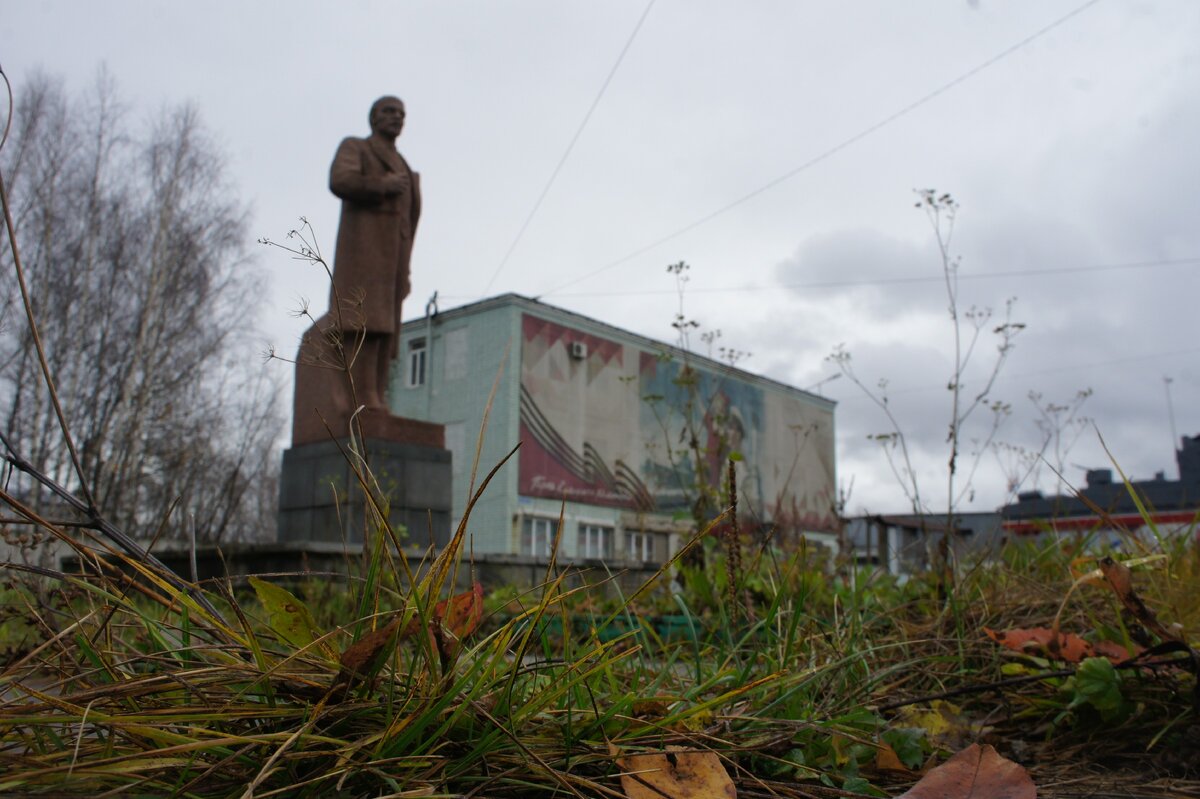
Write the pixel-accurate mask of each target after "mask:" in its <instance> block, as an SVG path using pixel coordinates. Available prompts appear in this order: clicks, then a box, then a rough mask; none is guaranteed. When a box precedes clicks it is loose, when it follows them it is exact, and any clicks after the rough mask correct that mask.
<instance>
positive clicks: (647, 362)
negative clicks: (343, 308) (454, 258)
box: [390, 294, 837, 564]
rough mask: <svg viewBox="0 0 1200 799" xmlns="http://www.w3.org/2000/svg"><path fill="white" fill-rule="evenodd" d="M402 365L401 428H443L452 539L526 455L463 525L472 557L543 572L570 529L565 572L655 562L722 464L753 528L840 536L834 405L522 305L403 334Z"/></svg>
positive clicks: (515, 302)
mask: <svg viewBox="0 0 1200 799" xmlns="http://www.w3.org/2000/svg"><path fill="white" fill-rule="evenodd" d="M399 358H400V363H399V365H398V366H399V368H396V369H394V370H393V383H392V386H391V393H390V397H391V400H390V401H391V406H392V410H393V412H394V413H396V414H398V415H400V416H406V417H410V418H416V419H422V420H428V421H432V422H438V423H440V424H443V425H445V430H446V448H447V449H449V450H450V452H451V454H452V458H453V484H454V487H453V492H454V509H453V515H454V518H453V519H452V524H454V525H456V524H457V522H458V520H459V519H461V518H462V515H463V514H464V513H465V512H466V508H467V506H468V502H469V500H470V497H471V496H472V495H473V494H474V493H475V492H476V491H477V490H478V489H479V487H480V485H481V484H482V482H483V481H484V479H485V478H486V477H487V475H488V474H489V472H490V471H491V470H492V469H493V468H494V467H496V466H497V465H498V464H500V463H501V461H503V460H504V458H505V456H506V455H508V454H509V452H510V451H511V450H513V449H514V448H515V447H517V444H518V442H519V443H520V447H519V449H517V451H516V453H515V454H513V455H512V457H511V458H509V460H508V461H507V462H505V463H504V465H502V466H500V467H499V468H498V469H497V470H496V472H495V474H494V475H493V476H492V478H491V482H490V484H489V485H488V487H487V490H486V491H484V492H483V493H482V494H481V495H480V496H479V498H478V501H477V502H476V503H475V504H474V506H473V507H472V508H471V511H470V519H469V523H468V530H469V539H468V546H469V547H470V548H471V549H472V550H473V551H474V552H475V553H479V554H502V555H524V556H530V557H532V558H534V559H536V560H541V559H544V558H545V557H547V556H548V555H549V553H550V549H551V546H552V545H553V541H554V538H555V536H556V534H558V532H559V530H560V528H561V532H562V540H561V544H560V556H561V557H563V558H565V559H567V560H569V561H572V562H579V561H587V560H603V561H621V562H630V563H648V564H652V563H658V562H662V561H664V560H666V559H667V558H668V557H669V556H670V555H671V554H673V551H674V549H675V548H676V547H678V546H679V544H680V542H681V540H683V537H684V536H687V535H690V534H691V530H692V529H693V526H692V524H691V514H690V508H691V507H692V503H693V502H694V501H695V497H696V486H697V485H698V484H701V483H703V482H707V484H710V485H719V484H720V483H721V481H722V480H723V479H724V474H725V468H726V464H727V463H728V457H729V455H730V454H733V455H734V458H735V460H736V466H735V468H736V471H737V477H738V499H739V508H740V509H741V513H740V514H739V516H740V517H741V518H742V519H743V520H744V523H745V525H747V526H749V527H750V528H756V529H759V530H767V529H771V530H772V534H774V535H778V536H779V537H780V538H781V539H787V538H794V537H796V536H803V535H808V534H826V533H828V532H830V531H832V530H834V529H836V524H837V522H836V515H835V507H834V505H835V485H836V484H835V471H834V403H833V402H832V401H831V400H828V399H825V398H823V397H820V396H817V395H815V394H812V393H809V392H806V391H802V390H799V389H796V388H792V387H790V386H786V385H783V384H781V383H778V382H776V381H773V380H769V379H767V378H764V377H760V376H758V375H754V374H751V373H749V372H746V371H743V370H740V369H736V368H733V367H731V366H728V365H725V364H722V363H719V362H717V361H714V360H711V359H709V358H705V357H701V356H698V355H696V354H693V353H687V352H684V351H682V350H680V349H678V348H676V347H673V346H671V345H668V344H665V343H662V342H658V341H654V340H652V339H649V338H645V337H643V336H639V335H636V334H634V333H630V332H628V331H624V330H620V329H618V328H616V327H612V326H610V325H606V324H604V323H602V322H599V321H596V320H594V319H589V318H587V317H584V316H581V315H578V314H575V313H572V312H570V311H566V310H563V309H561V308H555V307H553V306H550V305H546V304H544V303H541V302H537V301H535V300H530V299H527V298H524V297H520V296H518V295H515V294H506V295H502V296H499V297H494V298H491V299H488V300H483V301H481V302H477V303H474V304H471V305H466V306H463V307H460V308H455V309H452V310H449V311H445V312H441V313H436V312H434V313H430V314H428V315H427V316H426V317H424V318H421V319H415V320H413V321H410V322H408V323H406V324H405V325H404V327H403V330H402V334H401V341H400V353H399ZM485 413H486V424H485V423H484V419H485ZM560 518H561V524H560Z"/></svg>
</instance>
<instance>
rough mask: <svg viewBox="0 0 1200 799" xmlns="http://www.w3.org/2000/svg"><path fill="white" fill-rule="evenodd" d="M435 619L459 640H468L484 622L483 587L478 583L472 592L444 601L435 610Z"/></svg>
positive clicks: (473, 586) (474, 585)
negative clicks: (440, 621) (439, 620)
mask: <svg viewBox="0 0 1200 799" xmlns="http://www.w3.org/2000/svg"><path fill="white" fill-rule="evenodd" d="M433 617H434V618H435V619H441V620H442V622H443V623H444V624H445V625H446V629H448V630H449V631H450V632H452V633H454V635H455V636H457V637H458V638H460V639H462V638H466V637H467V636H468V635H470V634H471V633H473V632H475V629H476V628H477V627H478V626H479V624H480V623H481V622H482V621H483V586H482V585H480V584H479V583H478V582H476V583H474V584H473V585H472V586H471V590H470V591H467V592H466V593H462V594H459V595H458V596H452V597H450V599H449V600H445V599H443V600H442V601H441V602H439V603H437V607H436V608H434V609H433Z"/></svg>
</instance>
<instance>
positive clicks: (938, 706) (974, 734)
mask: <svg viewBox="0 0 1200 799" xmlns="http://www.w3.org/2000/svg"><path fill="white" fill-rule="evenodd" d="M896 726H898V727H919V728H921V729H923V730H925V737H926V739H927V740H928V741H929V742H930V743H931V744H933V745H934V746H937V747H939V748H941V749H946V750H949V751H956V750H958V749H960V748H962V747H963V746H966V745H967V742H968V741H971V740H974V739H975V738H978V737H979V735H980V734H981V733H983V732H984V728H983V727H981V726H980V725H979V724H978V723H976V722H973V721H971V719H969V718H967V716H966V715H964V714H963V712H962V708H960V707H959V706H958V705H955V704H954V703H953V702H947V701H945V700H942V699H935V700H933V701H932V702H930V703H929V709H928V710H921V709H919V708H917V707H915V706H912V705H909V706H908V707H904V708H901V710H900V713H899V714H898V715H897V724H896Z"/></svg>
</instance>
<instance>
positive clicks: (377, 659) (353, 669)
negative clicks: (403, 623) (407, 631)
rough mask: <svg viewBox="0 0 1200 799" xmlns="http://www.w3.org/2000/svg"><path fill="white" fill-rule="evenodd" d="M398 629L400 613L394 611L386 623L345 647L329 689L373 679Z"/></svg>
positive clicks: (390, 647) (390, 648)
mask: <svg viewBox="0 0 1200 799" xmlns="http://www.w3.org/2000/svg"><path fill="white" fill-rule="evenodd" d="M399 629H400V613H396V614H395V617H394V618H393V619H392V620H391V621H390V622H388V623H387V624H386V625H384V626H383V627H380V628H378V629H375V630H372V631H371V632H369V633H367V634H366V635H364V636H363V637H362V638H359V639H358V640H357V641H355V642H354V643H353V644H351V645H350V646H348V647H346V651H345V652H343V653H342V656H341V658H339V663H340V665H341V670H340V671H339V672H338V674H337V676H336V677H334V679H333V688H331V691H332V690H335V689H336V688H337V687H338V686H344V687H345V689H346V690H349V688H350V686H352V685H354V684H355V683H356V682H363V681H366V680H370V679H373V678H374V676H375V673H376V672H377V671H379V669H380V667H382V666H383V664H384V661H386V660H387V656H388V655H389V654H390V653H391V650H392V647H393V646H394V645H395V642H396V637H397V635H396V633H397V632H398V631H399Z"/></svg>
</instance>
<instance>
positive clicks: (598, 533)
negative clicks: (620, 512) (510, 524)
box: [521, 516, 667, 563]
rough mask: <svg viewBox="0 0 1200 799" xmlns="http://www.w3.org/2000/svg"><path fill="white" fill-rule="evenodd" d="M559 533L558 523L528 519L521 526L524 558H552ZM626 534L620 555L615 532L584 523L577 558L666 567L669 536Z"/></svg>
mask: <svg viewBox="0 0 1200 799" xmlns="http://www.w3.org/2000/svg"><path fill="white" fill-rule="evenodd" d="M557 529H558V520H557V519H549V518H539V517H536V516H526V517H525V518H524V520H523V521H522V523H521V554H522V555H534V556H537V557H543V558H548V557H550V549H551V547H553V546H554V535H555V533H556V531H557ZM623 532H624V536H623V537H622V538H621V539H620V541H621V543H622V544H623V546H622V547H621V549H620V551H619V552H618V551H617V549H616V543H617V540H618V538H617V531H616V529H615V528H613V527H608V526H605V525H601V524H593V523H590V522H580V523H579V525H578V529H577V531H576V536H577V537H576V546H575V555H576V557H579V558H596V559H600V560H609V559H612V558H614V557H617V556H618V555H619V556H621V557H624V558H627V559H629V560H636V561H640V562H642V563H662V562H663V561H665V560H666V559H667V536H665V535H663V534H661V533H652V532H649V531H647V530H625V531H623ZM564 535H566V531H565V530H564Z"/></svg>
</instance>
